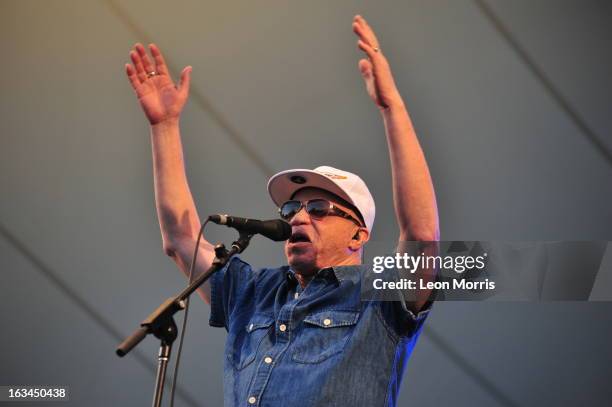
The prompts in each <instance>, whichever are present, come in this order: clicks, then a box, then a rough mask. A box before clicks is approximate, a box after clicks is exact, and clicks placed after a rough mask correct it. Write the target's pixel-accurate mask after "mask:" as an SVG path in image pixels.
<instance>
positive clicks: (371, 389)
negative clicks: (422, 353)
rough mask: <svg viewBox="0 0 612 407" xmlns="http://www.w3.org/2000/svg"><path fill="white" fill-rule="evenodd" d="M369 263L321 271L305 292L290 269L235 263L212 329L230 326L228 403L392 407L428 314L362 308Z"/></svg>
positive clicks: (215, 301) (214, 305) (216, 292)
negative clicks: (254, 266)
mask: <svg viewBox="0 0 612 407" xmlns="http://www.w3.org/2000/svg"><path fill="white" fill-rule="evenodd" d="M363 267H364V266H341V267H333V268H324V269H321V270H319V272H318V273H317V274H316V276H315V277H314V278H313V279H312V280H311V281H310V282H309V283H308V284H307V285H306V287H305V288H304V289H303V290H302V288H301V286H300V285H299V284H298V282H297V280H296V278H295V275H294V272H293V271H292V270H291V269H290V268H289V267H288V266H284V267H280V268H263V269H259V270H253V269H252V268H251V266H250V265H249V264H247V263H245V262H244V261H242V260H241V259H240V258H239V257H237V256H234V257H233V258H232V259H231V260H230V262H229V263H228V264H227V265H226V266H225V268H224V269H222V270H220V271H218V272H217V273H215V274H213V276H212V277H211V315H210V325H211V326H216V327H225V328H226V330H227V332H228V336H227V341H226V345H225V355H224V380H223V384H224V400H225V403H224V405H225V406H226V407H230V406H232V407H234V406H245V407H252V406H266V407H268V406H282V407H293V406H296V407H297V406H300V407H310V406H326V407H334V406H352V407H354V406H364V407H365V406H367V407H375V406H395V405H396V402H397V397H398V393H399V387H400V382H401V379H402V375H403V371H404V368H405V366H406V363H407V361H408V357H409V356H410V353H411V352H412V349H413V348H414V345H415V343H416V340H417V338H418V336H419V334H420V331H421V328H422V326H423V322H424V320H425V319H426V317H427V315H428V311H429V305H430V304H428V306H427V307H426V310H424V311H422V312H420V313H419V314H418V316H416V317H415V315H414V314H413V313H412V312H410V311H409V310H408V309H407V308H406V306H405V304H404V303H402V302H383V301H361V286H360V284H361V279H362V277H361V276H362V271H363V270H364V269H363Z"/></svg>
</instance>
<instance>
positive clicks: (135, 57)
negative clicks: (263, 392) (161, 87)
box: [130, 50, 147, 83]
mask: <svg viewBox="0 0 612 407" xmlns="http://www.w3.org/2000/svg"><path fill="white" fill-rule="evenodd" d="M130 58H131V59H132V63H133V64H134V67H135V68H136V75H137V76H138V79H139V80H140V82H141V83H142V82H144V81H145V80H147V74H146V73H145V70H144V67H143V66H142V61H141V60H140V57H139V56H138V52H136V51H134V50H132V51H130Z"/></svg>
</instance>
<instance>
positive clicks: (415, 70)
mask: <svg viewBox="0 0 612 407" xmlns="http://www.w3.org/2000/svg"><path fill="white" fill-rule="evenodd" d="M356 13H361V14H363V15H364V16H365V17H366V18H367V19H368V20H369V21H370V23H371V24H372V25H373V27H374V29H375V30H376V32H377V34H378V36H379V39H380V41H381V44H382V48H383V50H384V52H385V54H386V55H387V57H388V58H389V60H390V63H391V66H392V68H393V70H394V73H395V77H396V81H397V83H398V86H399V87H400V90H401V92H402V94H403V96H404V99H405V101H406V103H407V105H408V107H409V110H410V113H411V116H412V119H413V120H414V123H415V126H416V129H417V131H418V133H419V137H420V140H421V143H422V146H423V149H424V150H425V153H426V156H427V158H428V161H429V164H430V168H431V172H432V176H433V179H434V183H435V188H436V192H437V197H438V204H439V211H440V222H441V234H442V239H444V240H455V239H457V240H459V239H461V240H591V239H593V240H595V239H600V240H612V234H611V233H610V226H611V225H612V205H611V202H612V199H611V198H612V183H611V182H610V175H611V174H612V155H611V154H610V151H611V150H612V137H611V136H610V133H611V131H612V119H611V118H610V106H611V105H612V96H611V95H612V80H611V79H610V72H611V71H612V58H611V57H610V40H611V39H612V35H611V34H612V28H610V24H609V22H610V19H611V17H612V5H611V3H610V2H605V1H578V0H575V1H552V0H547V1H538V2H532V1H527V0H525V1H499V0H496V1H493V0H486V1H484V0H483V1H468V0H464V1H451V0H448V1H396V2H393V1H376V2H349V1H342V2H340V1H334V2H324V1H319V2H297V1H292V2H286V1H274V2H273V1H266V2H246V1H245V2H223V3H221V2H209V1H194V0H191V1H189V0H183V1H176V2H173V3H172V4H170V3H169V2H166V1H152V0H148V1H127V2H115V1H110V0H100V1H93V0H89V1H76V0H74V1H66V0H62V1H59V0H54V1H34V0H29V1H16V0H14V1H11V0H2V1H0V33H1V36H0V47H1V48H0V50H1V54H2V75H0V80H1V84H2V94H1V96H0V100H1V107H0V109H1V110H0V134H1V137H2V139H1V144H0V194H1V197H2V198H1V199H0V232H1V233H0V269H1V271H2V283H1V284H0V296H1V297H2V311H1V312H0V323H1V324H2V327H3V330H2V331H3V334H2V339H1V342H0V343H1V344H2V350H1V354H0V355H1V356H0V357H1V360H0V366H1V367H0V384H64V385H69V386H70V387H71V395H72V402H71V405H88V406H108V405H147V404H148V403H149V402H150V398H151V392H152V388H153V380H154V370H153V364H154V362H155V354H156V351H157V342H156V341H155V340H153V339H152V338H148V339H147V340H146V342H145V343H143V345H142V346H141V347H140V348H139V350H138V352H135V353H133V354H130V355H129V357H127V358H125V359H119V358H117V357H116V356H115V355H114V349H115V346H116V345H117V343H118V342H119V340H120V339H121V338H122V337H123V336H124V335H127V334H129V333H130V332H131V331H132V329H133V328H134V327H135V326H136V325H137V324H138V323H139V321H141V320H142V319H143V318H144V317H145V316H146V315H147V314H148V313H149V312H150V311H151V310H152V309H153V308H154V307H156V306H157V305H158V304H159V303H160V302H161V301H162V300H163V299H165V298H166V297H168V296H169V295H171V294H174V293H175V292H177V291H178V290H179V289H180V288H181V287H182V286H183V284H184V283H185V280H184V278H183V276H182V274H181V273H180V272H179V271H178V269H177V268H176V266H175V265H174V263H173V262H172V261H171V260H170V259H169V258H167V257H166V256H165V255H164V253H163V251H162V247H161V238H160V233H159V225H158V222H157V219H156V214H155V206H154V200H153V184H152V171H151V170H152V168H151V147H150V142H149V135H148V125H147V122H146V120H145V118H144V116H143V114H142V112H141V111H140V107H139V106H138V104H137V102H136V100H135V97H134V95H133V93H132V90H131V88H130V86H129V84H128V82H127V79H126V78H125V74H124V63H126V62H128V61H129V58H128V52H129V49H130V47H131V46H132V45H133V44H134V43H135V42H136V41H143V42H145V44H146V42H148V41H155V42H156V43H157V44H158V45H159V46H160V47H161V49H162V51H163V52H164V53H165V55H166V58H167V60H168V62H169V63H170V64H171V65H172V67H173V71H174V73H175V74H176V73H177V72H178V71H179V70H180V69H182V67H184V66H186V65H192V66H193V81H192V94H191V98H190V101H189V103H188V105H187V107H186V109H185V111H184V114H183V118H182V136H183V143H184V147H185V150H186V151H185V159H186V167H187V172H188V176H189V181H190V185H191V189H192V192H193V194H194V198H195V200H196V203H197V207H198V210H199V211H200V215H201V216H202V217H204V216H205V215H207V214H210V213H214V212H219V211H223V212H228V213H233V214H236V215H247V216H252V217H261V218H270V217H273V216H274V215H275V208H274V207H273V205H272V204H271V201H270V200H269V198H268V196H267V193H266V190H265V185H266V181H267V178H268V176H269V175H271V174H272V173H274V172H276V171H280V170H283V169H287V168H292V167H302V168H313V167H315V166H318V165H321V164H328V165H333V166H337V167H339V168H343V169H346V170H349V171H354V172H357V173H358V174H360V175H361V176H362V177H363V178H364V179H365V180H366V182H367V183H368V184H369V186H370V188H371V190H372V193H373V195H374V197H375V198H376V202H377V209H378V211H377V212H378V213H377V219H376V224H375V227H374V235H373V238H374V239H377V240H385V239H393V238H395V236H396V233H397V231H396V227H395V225H394V216H393V211H392V201H391V185H390V169H389V162H388V157H387V147H386V143H385V137H384V130H383V127H382V122H381V119H380V117H379V115H378V113H377V111H376V109H375V108H374V106H373V104H372V102H371V101H370V100H369V98H368V97H367V95H366V93H365V91H364V89H363V84H362V80H361V78H360V76H359V73H358V70H357V61H358V59H359V58H360V57H361V55H360V52H359V51H358V50H357V48H356V38H355V37H354V34H353V33H352V31H351V19H352V17H353V15H354V14H356ZM207 235H208V237H209V239H210V240H212V241H217V240H224V241H226V242H227V241H228V240H229V239H230V238H231V237H233V234H232V233H231V232H230V231H227V230H221V229H220V228H218V227H216V228H215V227H211V228H209V232H208V234H207ZM610 257H611V256H607V258H605V259H604V262H608V263H607V264H610V263H611V262H612V258H610ZM245 258H246V259H247V260H249V261H250V262H251V263H252V264H254V265H257V266H263V265H277V264H281V263H282V262H283V261H284V257H283V254H282V246H281V245H280V244H275V243H271V242H268V241H265V240H264V239H256V240H254V241H253V244H252V246H251V248H250V249H249V252H248V254H247V255H246V256H245ZM577 272H579V270H577ZM195 299H196V301H193V302H192V304H193V308H192V313H191V314H190V322H191V324H190V327H189V329H188V337H187V339H186V344H185V349H184V356H183V364H182V374H181V376H180V379H181V380H180V382H181V388H182V389H183V390H182V393H181V395H180V397H179V398H178V400H177V402H178V405H185V406H186V405H196V404H194V403H193V401H194V400H195V401H196V402H197V405H200V406H219V405H221V404H222V381H221V380H222V351H223V342H224V339H225V331H224V330H221V329H213V328H211V327H209V326H208V325H207V321H208V310H207V307H206V306H205V304H203V303H202V302H201V301H200V300H199V299H198V298H195ZM611 311H612V305H611V304H610V303H602V302H599V303H562V302H557V303H457V302H448V303H439V304H437V305H436V307H435V311H434V312H433V313H432V315H431V317H430V319H429V321H428V324H427V326H426V329H425V331H424V334H423V336H422V337H421V339H420V342H419V343H418V345H417V347H416V349H415V352H414V354H413V357H412V359H411V361H410V364H409V366H408V368H407V370H406V374H405V377H404V381H403V384H402V393H401V398H400V403H399V405H401V406H407V405H414V406H416V405H420V406H430V405H442V406H444V405H453V406H474V405H482V406H519V405H520V406H536V405H562V406H570V405H576V404H578V403H585V404H586V405H597V404H599V405H601V404H609V403H610V398H611V396H612V390H611V389H612V387H610V386H609V380H610V370H611V369H610V364H609V360H611V359H612V348H611V347H610V346H609V344H610V339H611V338H612V328H611V324H610V312H611Z"/></svg>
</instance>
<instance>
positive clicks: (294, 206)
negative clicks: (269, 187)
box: [278, 198, 363, 227]
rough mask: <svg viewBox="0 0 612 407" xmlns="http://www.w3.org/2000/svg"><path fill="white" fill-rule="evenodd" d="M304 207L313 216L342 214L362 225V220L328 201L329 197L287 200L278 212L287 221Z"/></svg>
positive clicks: (343, 216)
mask: <svg viewBox="0 0 612 407" xmlns="http://www.w3.org/2000/svg"><path fill="white" fill-rule="evenodd" d="M302 208H306V213H308V215H310V216H311V217H313V218H323V217H325V216H330V215H332V216H340V217H342V218H346V219H349V220H351V221H353V222H355V223H356V224H357V226H362V227H363V225H362V222H360V221H359V220H357V219H355V218H354V217H353V216H351V215H349V214H348V213H347V212H345V211H343V210H342V209H340V208H338V207H336V206H334V204H333V203H331V202H330V201H328V200H327V199H321V198H317V199H310V200H308V201H306V202H301V201H297V200H291V201H287V202H285V203H284V204H282V205H281V207H280V208H278V213H279V214H280V217H281V218H282V219H284V220H286V221H290V220H291V218H293V217H294V216H295V215H296V214H297V213H298V212H299V211H301V210H302Z"/></svg>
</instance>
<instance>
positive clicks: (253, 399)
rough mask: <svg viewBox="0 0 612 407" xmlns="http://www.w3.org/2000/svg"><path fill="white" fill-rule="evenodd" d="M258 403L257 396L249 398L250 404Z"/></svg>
mask: <svg viewBox="0 0 612 407" xmlns="http://www.w3.org/2000/svg"><path fill="white" fill-rule="evenodd" d="M256 401H257V399H256V398H255V396H251V397H249V404H255V402H256Z"/></svg>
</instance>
